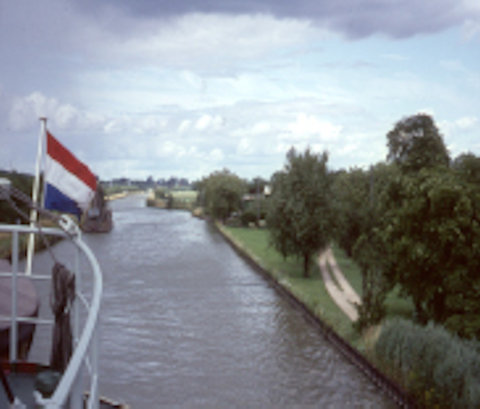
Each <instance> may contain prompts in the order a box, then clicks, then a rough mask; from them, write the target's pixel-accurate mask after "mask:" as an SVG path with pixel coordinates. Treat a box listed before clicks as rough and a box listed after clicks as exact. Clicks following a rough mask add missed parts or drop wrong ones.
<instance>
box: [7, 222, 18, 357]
mask: <svg viewBox="0 0 480 409" xmlns="http://www.w3.org/2000/svg"><path fill="white" fill-rule="evenodd" d="M17 274H18V232H17V231H13V232H12V306H11V308H12V315H11V318H12V320H11V324H10V351H9V355H10V356H9V358H10V362H16V360H17V357H18V351H17V344H18V323H17V278H18V277H17Z"/></svg>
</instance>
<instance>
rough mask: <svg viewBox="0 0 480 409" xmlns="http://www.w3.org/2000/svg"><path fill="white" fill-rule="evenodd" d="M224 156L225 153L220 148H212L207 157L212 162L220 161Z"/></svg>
mask: <svg viewBox="0 0 480 409" xmlns="http://www.w3.org/2000/svg"><path fill="white" fill-rule="evenodd" d="M224 158H225V155H224V154H223V151H222V150H221V149H220V148H215V149H212V150H211V151H210V153H209V155H208V159H209V160H211V161H213V162H221V161H222V160H223V159H224Z"/></svg>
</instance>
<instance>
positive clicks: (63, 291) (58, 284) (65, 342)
mask: <svg viewBox="0 0 480 409" xmlns="http://www.w3.org/2000/svg"><path fill="white" fill-rule="evenodd" d="M74 299H75V276H74V274H72V272H71V271H69V270H68V269H67V268H66V267H65V266H64V265H63V264H60V263H55V265H54V266H53V269H52V290H51V293H50V307H51V309H52V312H53V315H54V316H55V326H54V327H53V339H52V351H51V355H50V366H51V367H52V369H53V370H56V371H58V372H63V371H64V370H65V368H66V367H67V365H68V361H69V360H70V356H71V355H72V329H71V326H70V310H71V306H72V304H73V301H74Z"/></svg>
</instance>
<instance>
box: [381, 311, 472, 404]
mask: <svg viewBox="0 0 480 409" xmlns="http://www.w3.org/2000/svg"><path fill="white" fill-rule="evenodd" d="M375 356H376V360H377V362H378V364H379V366H380V367H381V368H382V369H383V370H384V371H385V372H387V373H389V374H390V375H391V376H392V377H394V378H396V379H397V380H398V381H399V382H400V383H401V384H403V386H404V387H405V388H406V389H407V390H408V391H409V392H410V393H411V394H412V395H413V397H414V398H415V399H416V400H417V402H418V403H419V404H420V405H423V406H426V407H436V408H452V407H455V408H460V407H461V408H478V407H479V405H480V353H479V348H478V342H474V341H465V340H462V339H460V338H458V337H456V336H454V335H452V334H450V333H449V332H448V331H446V330H445V329H444V328H443V327H440V326H435V325H433V324H429V325H427V326H426V327H421V326H419V325H415V324H413V323H412V322H410V321H406V320H403V319H395V320H391V321H389V322H387V323H386V324H385V325H384V326H383V328H382V331H381V333H380V336H379V338H378V341H377V343H376V345H375Z"/></svg>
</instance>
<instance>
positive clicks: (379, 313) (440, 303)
mask: <svg viewBox="0 0 480 409" xmlns="http://www.w3.org/2000/svg"><path fill="white" fill-rule="evenodd" d="M387 146H388V156H387V160H386V161H385V162H381V163H378V164H376V165H374V166H372V167H370V169H368V170H363V169H350V170H349V171H345V170H342V171H339V172H331V171H329V170H328V167H327V163H328V155H327V154H326V153H322V154H314V153H312V152H311V151H310V150H309V149H307V150H306V151H305V152H304V153H299V152H297V151H295V150H294V149H292V150H290V151H289V152H288V154H287V160H286V165H285V167H284V169H282V170H281V171H279V172H276V173H275V174H274V175H273V176H272V178H271V181H270V184H271V187H272V194H271V197H270V198H269V200H268V202H269V203H268V211H267V225H268V228H269V231H270V233H271V238H272V244H273V245H274V246H275V247H276V248H277V250H278V251H280V252H281V253H282V254H283V255H284V256H288V255H297V256H300V257H302V259H303V264H304V272H305V276H308V275H309V267H310V264H311V259H312V255H313V254H315V253H316V252H318V250H319V249H321V248H323V247H325V246H326V245H327V244H328V243H329V242H331V241H332V240H335V241H336V242H337V243H338V244H339V245H340V246H341V247H342V248H343V249H344V250H345V251H346V252H347V254H348V255H350V256H351V257H353V258H354V259H355V260H356V262H357V263H358V264H359V265H360V267H361V270H362V274H363V300H362V306H361V307H360V319H359V321H358V326H359V327H360V328H363V327H365V326H368V325H371V324H375V323H377V322H379V321H380V320H381V319H382V318H383V317H384V315H385V308H384V302H385V297H386V295H387V294H388V293H389V292H390V291H391V290H392V289H393V288H395V287H399V288H400V290H401V291H402V293H403V294H404V295H406V296H410V297H411V299H412V301H413V303H414V305H415V311H416V317H417V319H418V321H420V322H427V321H429V320H433V321H435V322H437V323H441V324H443V325H445V326H446V327H447V328H449V329H450V330H451V331H453V332H455V333H458V334H460V335H462V336H464V337H480V298H479V297H478V296H477V295H478V294H479V292H480V158H479V157H476V156H475V155H473V154H463V155H460V156H459V157H457V158H456V159H455V160H451V158H450V157H449V154H448V151H447V149H446V147H445V144H444V141H443V138H442V136H441V134H440V132H439V130H438V128H437V127H436V125H435V123H434V121H433V119H432V118H431V117H430V116H429V115H425V114H419V115H414V116H411V117H408V118H406V119H403V120H401V121H399V122H398V123H397V124H396V125H395V127H394V128H393V129H392V130H391V131H390V132H389V133H388V134H387ZM257 184H258V181H257ZM251 185H252V186H250V189H252V188H253V187H254V185H255V184H254V183H253V182H252V183H251ZM199 187H200V191H201V192H202V194H201V197H202V199H203V200H204V204H205V206H206V209H207V211H208V212H209V213H210V214H211V215H213V216H214V217H216V218H220V219H222V220H226V219H227V218H228V217H229V216H230V215H231V214H232V212H235V211H241V197H242V195H243V194H244V193H245V192H246V191H247V189H248V187H249V186H248V184H247V182H245V181H243V180H242V179H240V178H239V177H237V176H236V175H234V174H232V173H230V172H228V171H226V170H224V171H222V172H215V173H213V174H212V175H210V176H209V177H208V178H205V179H204V180H202V181H201V182H200V185H199Z"/></svg>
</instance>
